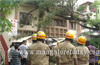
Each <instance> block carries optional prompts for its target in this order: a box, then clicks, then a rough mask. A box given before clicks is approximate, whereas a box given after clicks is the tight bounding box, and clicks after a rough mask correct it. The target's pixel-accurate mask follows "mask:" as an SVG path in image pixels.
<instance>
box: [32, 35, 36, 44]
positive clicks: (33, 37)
mask: <svg viewBox="0 0 100 65" xmlns="http://www.w3.org/2000/svg"><path fill="white" fill-rule="evenodd" d="M32 42H33V43H36V42H37V34H33V35H32Z"/></svg>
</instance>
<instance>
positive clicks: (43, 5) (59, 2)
mask: <svg viewBox="0 0 100 65" xmlns="http://www.w3.org/2000/svg"><path fill="white" fill-rule="evenodd" d="M76 2H77V0H34V1H28V2H26V3H27V4H31V5H35V6H36V9H39V13H40V15H39V23H38V24H37V26H38V30H39V29H40V28H41V27H42V28H43V29H44V30H45V28H46V25H50V23H51V21H52V20H53V18H54V17H55V16H59V17H62V18H64V19H66V20H75V22H77V23H78V24H79V25H81V26H82V27H85V28H88V29H91V30H96V31H98V30H100V25H99V24H100V22H98V21H100V20H99V19H96V20H91V19H90V15H91V14H87V18H80V15H83V14H80V13H79V12H80V11H79V10H81V8H78V10H77V11H76V10H75V7H76ZM81 7H84V8H85V6H81ZM84 8H82V10H84ZM34 10H35V9H34ZM34 10H32V11H34ZM32 11H30V12H29V13H31V12H32ZM45 12H47V14H45ZM83 17H84V15H83ZM44 18H45V19H44ZM80 21H82V22H84V23H85V24H83V23H80ZM87 24H90V25H91V27H89V26H88V25H87Z"/></svg>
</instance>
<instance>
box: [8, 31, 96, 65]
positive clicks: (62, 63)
mask: <svg viewBox="0 0 100 65" xmlns="http://www.w3.org/2000/svg"><path fill="white" fill-rule="evenodd" d="M45 38H46V35H45V33H44V32H43V31H39V32H38V33H37V34H33V36H32V42H33V43H32V45H30V46H29V47H27V46H26V44H27V42H26V40H23V42H22V44H21V45H20V46H19V45H18V44H16V43H15V42H13V43H12V45H11V46H10V48H9V50H8V61H9V65H49V57H51V56H54V57H55V61H56V65H73V64H74V65H94V63H95V54H94V53H93V52H92V51H95V52H96V51H98V48H96V47H95V46H92V45H90V41H88V40H86V38H85V37H84V36H80V37H79V38H78V39H77V43H78V47H75V46H74V45H73V44H72V42H73V39H74V35H73V34H72V33H71V32H66V33H65V40H64V41H63V42H59V41H58V42H57V46H54V47H53V48H52V49H50V48H49V46H48V45H47V44H44V41H45ZM91 50H92V51H91ZM40 51H41V54H39V53H40ZM46 51H48V53H45V52H46ZM51 51H52V52H51ZM32 52H34V53H32ZM95 65H98V63H95Z"/></svg>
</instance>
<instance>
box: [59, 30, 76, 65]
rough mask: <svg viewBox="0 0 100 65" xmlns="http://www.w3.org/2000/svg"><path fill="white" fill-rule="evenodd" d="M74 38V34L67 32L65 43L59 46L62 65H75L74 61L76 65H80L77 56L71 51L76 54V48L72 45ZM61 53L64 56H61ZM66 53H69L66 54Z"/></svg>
mask: <svg viewBox="0 0 100 65" xmlns="http://www.w3.org/2000/svg"><path fill="white" fill-rule="evenodd" d="M73 38H74V35H73V34H72V33H70V32H66V34H65V41H64V42H62V43H60V44H59V45H58V49H59V55H60V56H59V58H60V60H59V62H60V65H73V60H74V65H78V62H77V55H76V54H72V53H70V51H75V52H76V48H75V46H74V45H72V44H71V43H72V42H73ZM60 51H62V52H63V54H61V53H60ZM64 51H66V52H68V53H64Z"/></svg>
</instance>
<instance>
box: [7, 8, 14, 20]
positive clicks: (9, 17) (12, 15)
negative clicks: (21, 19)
mask: <svg viewBox="0 0 100 65" xmlns="http://www.w3.org/2000/svg"><path fill="white" fill-rule="evenodd" d="M6 18H7V19H15V9H13V10H12V14H11V15H7V16H6Z"/></svg>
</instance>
